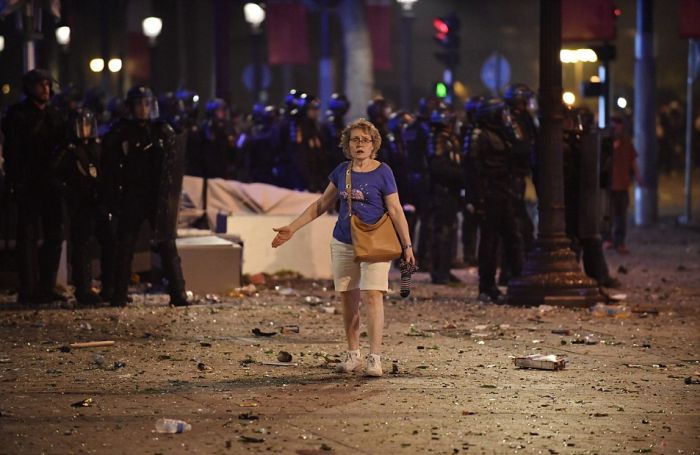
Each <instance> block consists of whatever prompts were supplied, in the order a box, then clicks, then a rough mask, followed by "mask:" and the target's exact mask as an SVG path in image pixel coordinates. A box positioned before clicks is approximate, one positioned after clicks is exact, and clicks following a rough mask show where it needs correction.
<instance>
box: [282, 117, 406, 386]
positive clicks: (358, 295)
mask: <svg viewBox="0 0 700 455" xmlns="http://www.w3.org/2000/svg"><path fill="white" fill-rule="evenodd" d="M381 142H382V139H381V136H380V135H379V131H377V128H375V127H374V125H372V124H371V123H370V122H368V121H367V120H365V119H358V120H355V121H354V122H352V123H350V124H349V125H348V126H347V127H346V128H345V130H344V131H343V134H342V137H341V144H340V145H341V147H342V148H343V153H344V154H345V157H346V158H348V159H349V160H350V161H346V162H344V163H341V164H339V165H338V167H336V168H335V170H333V172H331V174H330V175H329V177H328V178H329V179H330V183H329V184H328V186H327V187H326V190H325V191H324V193H323V195H322V196H321V197H320V198H318V199H317V200H316V202H314V203H313V204H311V205H310V206H309V207H308V208H307V209H306V210H305V211H304V213H302V214H301V215H300V216H299V217H298V218H297V219H296V220H294V221H293V222H292V223H291V224H289V225H287V226H284V227H280V228H275V229H274V230H275V232H277V235H276V236H275V238H274V239H273V240H272V246H273V248H277V247H278V246H280V245H282V244H283V243H285V242H286V241H287V240H289V239H291V238H292V236H293V235H294V233H295V232H296V231H298V230H299V229H301V228H302V227H304V226H305V225H307V224H308V223H310V222H311V221H313V220H315V219H316V218H318V217H319V216H321V215H323V214H324V213H326V212H327V211H328V210H329V209H330V208H332V207H333V206H334V205H335V203H336V201H337V200H340V211H339V213H338V221H337V222H336V224H335V229H333V239H332V240H331V260H332V263H333V282H334V284H335V290H336V291H338V292H340V295H341V297H342V300H343V322H344V324H345V334H346V336H347V341H348V352H347V355H346V357H345V360H344V361H343V362H342V363H341V364H340V365H339V366H338V368H337V371H338V372H342V373H349V372H352V371H356V370H359V369H360V368H361V367H362V360H361V356H360V301H363V302H364V303H365V305H366V306H367V325H368V333H369V355H368V356H367V367H366V374H367V375H368V376H381V375H382V365H381V358H380V353H381V345H382V332H383V328H384V300H383V293H384V292H386V291H387V290H388V289H389V268H390V267H391V261H386V262H360V263H356V262H355V260H354V259H355V253H354V250H353V247H352V237H351V235H350V217H349V213H348V203H347V193H346V192H345V173H346V171H347V169H348V166H351V180H352V182H351V183H352V190H351V193H352V194H351V197H352V211H353V214H354V215H356V216H358V217H360V219H361V220H362V221H364V222H365V223H371V224H374V223H376V222H377V221H378V220H379V219H380V218H381V217H382V215H383V214H384V212H388V214H389V217H390V218H391V221H392V222H393V223H394V226H395V228H396V232H397V233H398V234H399V240H400V241H401V245H402V248H403V251H404V253H403V254H404V259H405V260H406V261H407V262H409V263H410V264H412V265H415V263H416V259H415V257H414V256H413V248H412V246H411V237H410V235H409V233H408V223H407V222H406V217H405V215H404V213H403V210H402V208H401V202H399V195H398V193H397V191H396V181H395V180H394V174H393V172H392V171H391V168H390V167H389V166H387V165H386V164H385V163H380V162H379V161H377V160H375V159H374V158H375V157H376V156H377V151H378V150H379V147H380V146H381ZM339 188H341V189H342V190H339Z"/></svg>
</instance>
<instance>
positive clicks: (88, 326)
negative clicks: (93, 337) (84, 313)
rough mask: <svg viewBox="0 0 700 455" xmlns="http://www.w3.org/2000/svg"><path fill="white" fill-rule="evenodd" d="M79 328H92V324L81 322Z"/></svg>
mask: <svg viewBox="0 0 700 455" xmlns="http://www.w3.org/2000/svg"><path fill="white" fill-rule="evenodd" d="M80 329H81V330H92V325H91V324H90V323H89V322H81V323H80Z"/></svg>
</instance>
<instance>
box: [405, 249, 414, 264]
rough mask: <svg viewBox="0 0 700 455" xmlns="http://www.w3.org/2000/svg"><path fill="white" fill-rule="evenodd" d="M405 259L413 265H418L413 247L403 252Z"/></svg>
mask: <svg viewBox="0 0 700 455" xmlns="http://www.w3.org/2000/svg"><path fill="white" fill-rule="evenodd" d="M403 259H404V260H405V261H406V262H408V263H409V264H411V265H416V257H415V256H414V255H413V248H412V247H408V248H406V249H405V250H404V251H403Z"/></svg>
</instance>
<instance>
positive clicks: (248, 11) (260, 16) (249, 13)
mask: <svg viewBox="0 0 700 455" xmlns="http://www.w3.org/2000/svg"><path fill="white" fill-rule="evenodd" d="M243 15H244V16H245V21H246V22H248V23H249V24H250V25H251V27H253V30H254V31H255V30H257V29H258V28H259V27H260V24H262V23H263V21H264V20H265V10H264V9H262V7H261V6H260V5H258V4H257V3H246V4H245V5H244V6H243Z"/></svg>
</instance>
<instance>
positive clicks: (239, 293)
mask: <svg viewBox="0 0 700 455" xmlns="http://www.w3.org/2000/svg"><path fill="white" fill-rule="evenodd" d="M256 292H258V288H256V287H255V285H254V284H248V285H245V286H241V287H240V288H236V289H234V290H233V291H231V292H229V293H228V296H229V297H245V296H251V295H254V294H255V293H256Z"/></svg>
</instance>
